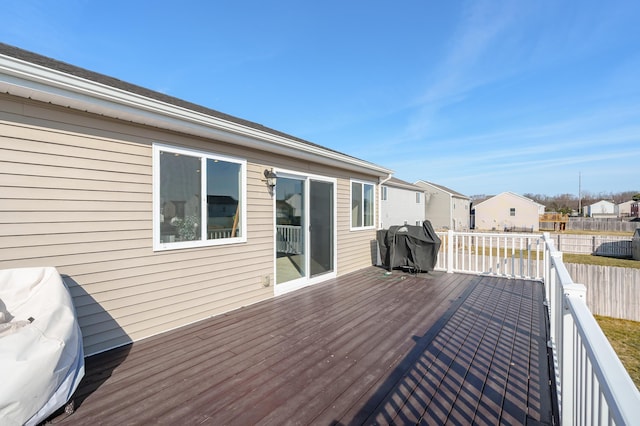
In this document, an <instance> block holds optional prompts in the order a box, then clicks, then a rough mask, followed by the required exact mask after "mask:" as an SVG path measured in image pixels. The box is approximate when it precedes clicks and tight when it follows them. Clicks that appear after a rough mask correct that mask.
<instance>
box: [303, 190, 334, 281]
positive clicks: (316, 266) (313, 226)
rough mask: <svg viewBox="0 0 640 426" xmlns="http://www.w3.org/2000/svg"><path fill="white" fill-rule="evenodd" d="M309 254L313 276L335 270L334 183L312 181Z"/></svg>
mask: <svg viewBox="0 0 640 426" xmlns="http://www.w3.org/2000/svg"><path fill="white" fill-rule="evenodd" d="M309 186H310V197H309V243H310V244H309V248H310V251H309V254H310V256H311V259H310V260H311V261H310V269H311V270H310V273H311V274H310V275H311V276H312V277H315V276H318V275H322V274H325V273H327V272H331V271H333V183H331V182H322V181H316V180H312V181H310V185H309Z"/></svg>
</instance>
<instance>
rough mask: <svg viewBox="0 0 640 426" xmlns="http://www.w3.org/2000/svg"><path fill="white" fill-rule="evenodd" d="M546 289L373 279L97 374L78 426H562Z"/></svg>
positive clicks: (121, 361)
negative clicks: (556, 422) (552, 377)
mask: <svg viewBox="0 0 640 426" xmlns="http://www.w3.org/2000/svg"><path fill="white" fill-rule="evenodd" d="M545 326H546V322H545V318H544V308H543V306H542V287H541V284H540V283H536V282H532V281H522V280H508V279H502V278H495V277H488V276H473V275H461V274H444V273H438V272H436V273H433V272H432V273H429V274H419V275H410V274H405V273H402V272H397V271H394V272H393V274H391V275H388V274H386V271H384V270H382V269H379V268H375V267H371V268H366V269H364V270H361V271H357V272H355V273H352V274H349V275H345V276H342V277H339V278H336V279H333V280H330V281H328V282H325V283H322V284H318V285H315V286H312V287H309V288H305V289H302V290H299V291H296V292H294V293H291V294H288V295H284V296H280V297H277V298H274V299H271V300H267V301H264V302H260V303H257V304H254V305H251V306H248V307H245V308H242V309H238V310H236V311H233V312H229V313H227V314H224V315H219V316H216V317H213V318H211V319H208V320H204V321H200V322H198V323H195V324H192V325H189V326H186V327H182V328H180V329H177V330H172V331H170V332H167V333H163V334H161V335H157V336H154V337H152V338H149V339H146V340H143V341H140V342H136V343H134V344H132V345H129V346H127V347H123V348H119V349H116V350H113V351H109V352H105V353H102V354H99V355H96V356H93V357H89V358H87V360H86V371H87V373H86V376H85V378H84V380H83V382H82V383H81V386H80V388H79V389H78V391H77V392H76V397H75V400H76V412H75V413H73V414H72V415H71V416H68V417H63V416H59V417H57V418H53V419H52V422H54V423H69V424H78V425H83V424H87V425H88V424H91V425H94V424H114V425H115V424H118V425H120V424H201V423H202V424H211V425H218V424H242V425H245V424H274V425H276V424H277V425H282V424H321V425H322V424H327V425H328V424H336V425H338V424H342V425H347V424H349V425H351V424H413V423H420V422H423V423H426V424H436V423H442V424H444V423H452V424H467V423H468V424H470V423H474V422H475V423H477V424H500V423H505V424H508V423H511V424H521V423H525V422H529V423H536V422H540V423H543V424H545V423H550V422H551V415H552V414H551V408H550V407H551V389H550V387H549V370H548V363H547V359H546V356H547V354H546V346H545V344H544V342H546V330H545Z"/></svg>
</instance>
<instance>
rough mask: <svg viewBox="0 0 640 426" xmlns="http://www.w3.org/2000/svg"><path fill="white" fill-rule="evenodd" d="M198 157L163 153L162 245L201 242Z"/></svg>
mask: <svg viewBox="0 0 640 426" xmlns="http://www.w3.org/2000/svg"><path fill="white" fill-rule="evenodd" d="M201 164H202V160H201V159H200V158H198V157H192V156H188V155H182V154H178V153H172V152H161V153H160V241H161V242H163V243H173V242H179V241H194V240H199V239H200V234H201V226H200V218H201V215H200V194H201V192H200V181H201V179H200V166H201Z"/></svg>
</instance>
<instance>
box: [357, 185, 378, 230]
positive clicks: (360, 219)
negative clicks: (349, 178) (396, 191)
mask: <svg viewBox="0 0 640 426" xmlns="http://www.w3.org/2000/svg"><path fill="white" fill-rule="evenodd" d="M373 189H374V186H373V185H372V184H368V183H362V182H351V227H352V228H362V227H369V226H373V220H374V210H373V207H374V202H375V198H374V192H373Z"/></svg>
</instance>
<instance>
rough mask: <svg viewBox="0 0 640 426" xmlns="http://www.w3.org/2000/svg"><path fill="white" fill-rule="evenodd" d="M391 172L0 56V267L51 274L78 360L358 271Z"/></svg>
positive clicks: (16, 52)
mask: <svg viewBox="0 0 640 426" xmlns="http://www.w3.org/2000/svg"><path fill="white" fill-rule="evenodd" d="M271 171H273V172H275V173H276V175H277V180H276V183H275V187H270V186H268V185H267V183H268V180H267V179H266V177H267V176H266V175H267V174H269V172H271ZM265 173H266V174H265ZM390 176H391V171H390V170H388V169H386V168H384V167H381V166H378V165H375V164H372V163H369V162H366V161H363V160H360V159H357V158H354V157H351V156H349V155H346V154H342V153H340V152H337V151H334V150H330V149H328V148H324V147H322V146H319V145H316V144H313V143H310V142H307V141H304V140H302V139H299V138H296V137H293V136H289V135H287V134H284V133H281V132H278V131H276V130H272V129H269V128H266V127H264V126H262V125H259V124H256V123H252V122H250V121H246V120H242V119H239V118H236V117H232V116H229V115H226V114H222V113H220V112H217V111H214V110H210V109H208V108H204V107H202V106H198V105H195V104H191V103H189V102H185V101H182V100H180V99H176V98H173V97H171V96H167V95H165V94H161V93H157V92H154V91H151V90H148V89H144V88H142V87H139V86H135V85H131V84H128V83H125V82H123V81H120V80H117V79H114V78H111V77H107V76H104V75H101V74H97V73H94V72H91V71H88V70H84V69H81V68H77V67H74V66H72V65H69V64H66V63H62V62H58V61H56V60H52V59H50V58H46V57H43V56H40V55H37V54H34V53H31V52H26V51H23V50H20V49H17V48H14V47H12V46H8V45H5V44H0V218H1V220H0V268H1V269H8V268H21V267H35V266H54V267H56V268H57V269H58V271H59V272H60V273H61V274H62V275H63V276H64V278H65V282H66V283H67V285H68V286H69V291H70V293H71V295H72V297H73V301H74V305H75V308H76V311H77V314H78V319H79V322H80V325H81V329H82V333H83V337H84V349H85V353H86V354H87V355H90V354H95V353H98V352H101V351H105V350H107V349H110V348H114V347H117V346H121V345H124V344H127V343H129V342H131V341H135V340H139V339H142V338H145V337H148V336H152V335H154V334H157V333H161V332H164V331H166V330H170V329H173V328H176V327H179V326H182V325H185V324H188V323H192V322H194V321H198V320H201V319H204V318H207V317H210V316H213V315H216V314H220V313H222V312H225V311H229V310H232V309H236V308H240V307H242V306H246V305H249V304H252V303H255V302H258V301H260V300H264V299H267V298H271V297H274V295H277V294H281V293H284V292H286V291H291V290H295V289H297V288H300V287H302V286H305V285H309V284H313V283H316V282H319V281H323V280H326V279H328V278H331V277H335V276H337V275H342V274H346V273H348V272H352V271H355V270H357V269H360V268H363V267H366V266H368V265H371V262H372V259H371V250H370V242H371V241H372V240H375V239H376V229H377V226H376V225H377V223H378V220H379V219H378V216H379V215H378V211H377V210H378V204H377V200H376V198H377V197H376V194H377V193H378V186H379V183H380V182H381V181H383V180H385V179H387V178H389V177H390ZM296 195H297V196H296ZM296 199H297V200H299V201H301V202H299V203H297V204H296V203H295V202H294V203H293V204H294V205H291V202H292V200H296ZM280 222H282V224H280ZM300 222H301V223H300ZM291 223H293V225H290V224H291Z"/></svg>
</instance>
